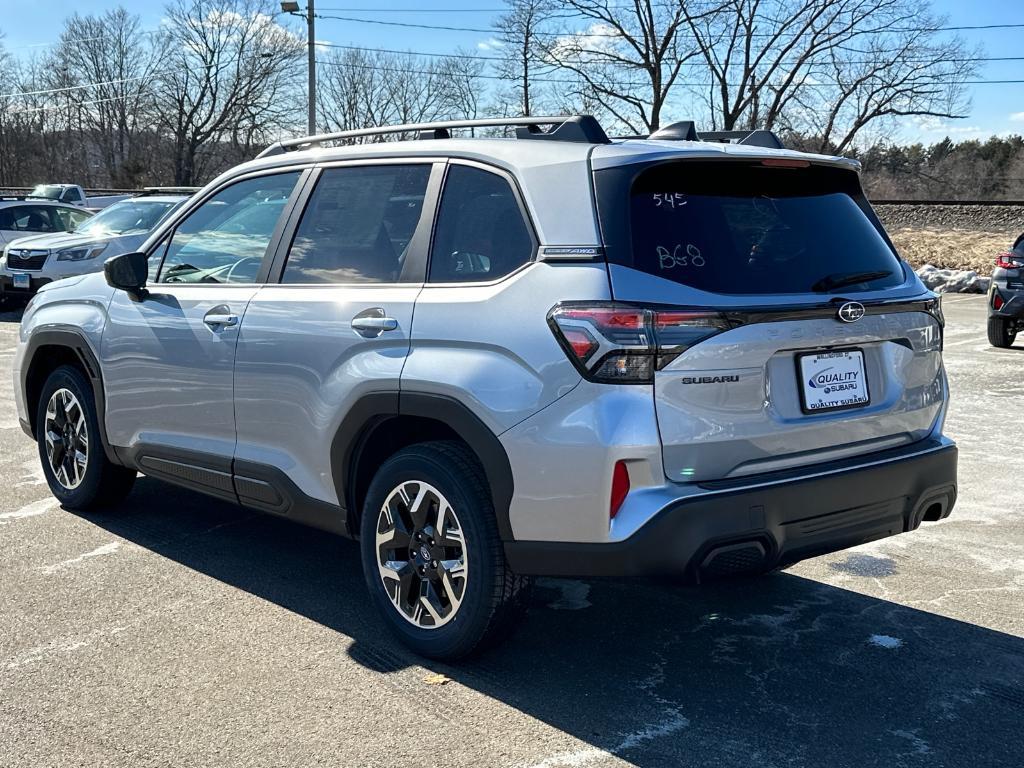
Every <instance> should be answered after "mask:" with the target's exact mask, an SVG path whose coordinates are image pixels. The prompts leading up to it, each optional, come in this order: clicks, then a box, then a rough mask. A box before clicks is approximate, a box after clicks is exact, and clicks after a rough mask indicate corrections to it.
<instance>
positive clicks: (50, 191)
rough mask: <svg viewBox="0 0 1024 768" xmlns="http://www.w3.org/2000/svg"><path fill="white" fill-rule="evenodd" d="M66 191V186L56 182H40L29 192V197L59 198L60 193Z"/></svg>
mask: <svg viewBox="0 0 1024 768" xmlns="http://www.w3.org/2000/svg"><path fill="white" fill-rule="evenodd" d="M63 191H64V187H58V186H57V185H55V184H39V185H37V186H36V188H35V189H33V190H32V191H31V192H29V194H28V196H29V197H42V198H45V199H46V200H59V199H60V193H61V192H63Z"/></svg>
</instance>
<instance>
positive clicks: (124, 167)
mask: <svg viewBox="0 0 1024 768" xmlns="http://www.w3.org/2000/svg"><path fill="white" fill-rule="evenodd" d="M162 53H163V52H162V51H161V50H160V49H159V47H157V46H153V45H150V44H149V41H148V40H147V39H146V36H145V35H144V33H143V32H142V29H141V25H140V22H139V18H138V16H133V15H132V14H130V13H128V11H126V10H125V9H124V8H116V9H114V10H109V11H107V12H105V13H104V14H103V15H101V16H91V15H90V16H79V15H78V14H74V15H72V16H71V17H70V18H69V19H67V21H65V23H64V31H63V32H62V34H61V37H60V40H59V41H58V43H57V46H56V47H55V48H54V49H53V53H52V56H51V67H52V71H53V72H54V73H60V74H61V75H62V77H63V80H62V81H63V82H67V83H71V84H73V85H75V86H76V87H75V91H74V101H75V102H77V103H78V104H80V105H81V109H80V110H79V111H78V112H77V114H76V115H75V120H76V122H77V126H76V127H77V129H78V130H80V131H82V132H83V133H87V134H88V137H89V142H88V143H89V149H90V151H91V152H95V154H97V155H98V158H97V160H98V165H99V166H100V168H101V175H102V176H103V177H104V179H105V183H113V184H115V185H119V186H122V185H123V186H134V185H135V184H136V183H137V181H138V176H139V174H140V172H141V171H142V169H143V165H144V164H143V163H142V161H141V156H142V154H143V152H144V151H145V150H144V148H143V147H142V146H137V145H136V141H137V140H138V139H140V138H141V136H142V135H143V134H144V133H147V134H148V135H149V136H150V137H152V131H151V126H152V122H153V92H152V82H153V79H154V78H155V77H157V76H158V75H160V72H159V67H160V61H161V59H162ZM150 149H151V146H150Z"/></svg>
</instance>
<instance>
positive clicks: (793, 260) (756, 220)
mask: <svg viewBox="0 0 1024 768" xmlns="http://www.w3.org/2000/svg"><path fill="white" fill-rule="evenodd" d="M862 200H863V198H862V195H861V193H860V188H859V183H858V182H857V180H856V175H855V174H853V173H852V172H851V171H846V170H841V169H834V168H827V167H821V166H809V167H799V168H791V167H782V168H780V167H771V166H766V165H762V164H760V163H758V164H756V165H754V164H748V163H726V162H711V163H708V162H685V161H684V162H676V163H668V164H662V165H658V166H655V167H653V168H650V169H648V170H647V171H645V172H643V173H641V174H640V175H639V176H638V177H637V179H636V181H635V182H634V183H633V187H632V190H631V197H630V230H631V236H630V237H631V241H632V248H631V254H630V255H631V257H632V263H631V264H630V265H629V266H632V267H634V268H635V269H640V270H643V271H644V272H647V273H649V274H652V275H657V276H658V277H662V278H665V279H668V280H673V281H675V282H677V283H682V284H684V285H687V286H690V287H693V288H697V289H700V290H704V291H712V292H715V293H727V294H728V293H732V294H755V293H759V294H768V293H821V294H828V293H830V292H834V291H842V292H843V293H853V292H857V291H864V290H875V289H879V288H885V287H889V286H893V285H899V284H900V283H902V282H903V280H904V274H903V269H902V267H901V265H900V262H899V259H898V257H897V256H896V254H895V253H894V252H893V250H892V248H891V247H890V246H889V244H888V243H887V242H886V240H885V239H884V238H883V236H882V235H881V233H880V232H879V230H878V229H877V228H876V227H875V225H874V223H872V221H871V219H870V218H869V217H868V215H867V214H866V212H865V210H864V209H862V208H861V205H860V202H861V201H862ZM865 205H866V204H865Z"/></svg>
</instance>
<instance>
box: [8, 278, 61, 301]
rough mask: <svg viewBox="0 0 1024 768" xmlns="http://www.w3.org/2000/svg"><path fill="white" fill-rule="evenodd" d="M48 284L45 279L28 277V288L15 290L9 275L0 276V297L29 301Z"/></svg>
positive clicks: (47, 280) (48, 280) (47, 279)
mask: <svg viewBox="0 0 1024 768" xmlns="http://www.w3.org/2000/svg"><path fill="white" fill-rule="evenodd" d="M49 282H52V281H51V280H50V279H49V278H47V277H30V278H29V287H28V288H15V287H14V280H13V278H11V277H10V276H9V275H0V296H3V297H7V298H24V299H29V298H31V297H32V296H34V295H35V293H36V291H38V290H39V289H40V288H42V287H43V286H44V285H46V284H47V283H49Z"/></svg>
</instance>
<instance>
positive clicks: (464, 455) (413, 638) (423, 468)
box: [360, 441, 530, 661]
mask: <svg viewBox="0 0 1024 768" xmlns="http://www.w3.org/2000/svg"><path fill="white" fill-rule="evenodd" d="M421 492H422V497H421ZM417 501H419V502H420V504H419V505H417ZM385 504H387V509H386V510H385ZM389 518H390V519H389ZM441 518H443V519H441ZM417 535H419V536H421V538H420V539H417V538H416V536H417ZM378 539H379V540H378ZM389 545H393V546H390V547H389ZM460 545H461V546H460ZM360 549H361V552H362V559H363V572H364V574H365V576H366V584H367V587H368V588H369V590H370V595H371V599H372V601H373V603H374V604H375V605H376V606H377V608H378V610H379V611H380V612H381V615H382V616H383V617H384V621H385V622H386V623H387V624H388V626H389V627H390V628H391V630H392V631H393V632H394V633H395V635H397V637H398V638H399V639H400V640H401V641H402V643H404V644H405V645H406V646H407V647H409V648H410V649H411V650H413V651H414V652H415V653H418V654H419V655H421V656H426V657H428V658H432V659H441V660H447V661H451V660H455V659H459V658H463V657H465V656H468V655H469V654H471V653H473V652H474V651H478V650H481V649H482V648H484V647H486V646H487V645H488V644H490V643H491V642H493V641H494V640H495V639H496V638H497V637H499V636H503V635H504V634H506V633H507V631H508V630H509V629H511V625H512V624H513V623H515V621H516V620H517V619H518V618H520V617H521V616H522V614H523V612H524V611H525V606H526V602H527V598H528V591H529V584H530V582H529V580H528V579H527V578H525V577H521V576H516V575H515V574H514V573H513V572H512V571H511V570H510V569H509V567H508V565H507V563H506V562H505V552H504V548H503V547H502V543H501V538H500V537H499V535H498V526H497V520H496V519H495V514H494V504H493V502H492V501H491V495H490V493H489V492H488V488H487V483H486V481H485V480H484V473H483V469H482V468H481V467H480V465H479V462H478V461H477V459H476V457H475V456H474V454H473V453H472V452H471V451H470V450H469V449H468V448H467V447H466V446H465V445H463V444H462V443H459V442H455V441H436V442H428V443H420V444H417V445H413V446H410V447H408V448H405V449H403V450H401V451H399V452H398V453H396V454H395V455H394V456H392V457H391V458H389V459H388V460H387V461H385V462H384V464H382V465H381V467H380V469H379V470H378V471H377V474H376V475H375V476H374V478H373V482H372V483H371V484H370V487H369V489H368V491H367V494H366V503H365V505H364V508H363V514H362V519H361V522H360ZM382 560H383V561H385V562H387V563H388V565H387V566H384V565H382V563H381V561H382ZM420 569H422V573H421V572H420ZM384 573H387V575H388V577H389V578H387V579H385V577H384V575H382V574H384ZM446 574H447V581H445V578H446ZM424 591H426V592H427V597H426V598H425V600H426V602H424V598H423V597H422V593H423V592H424ZM449 597H450V598H451V599H446V598H449Z"/></svg>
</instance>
